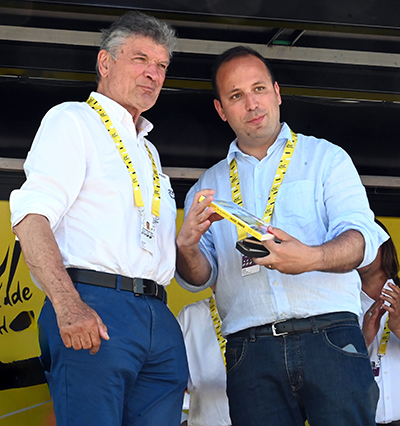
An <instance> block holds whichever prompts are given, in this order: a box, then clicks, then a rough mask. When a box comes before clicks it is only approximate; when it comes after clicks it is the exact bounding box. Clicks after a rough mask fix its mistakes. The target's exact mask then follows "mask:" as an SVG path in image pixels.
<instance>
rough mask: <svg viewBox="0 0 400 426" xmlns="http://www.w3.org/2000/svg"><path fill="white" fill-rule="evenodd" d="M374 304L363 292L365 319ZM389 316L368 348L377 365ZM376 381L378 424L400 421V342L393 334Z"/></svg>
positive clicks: (383, 319) (384, 316)
mask: <svg viewBox="0 0 400 426" xmlns="http://www.w3.org/2000/svg"><path fill="white" fill-rule="evenodd" d="M387 282H391V283H392V284H393V281H392V280H388V281H387ZM374 302H375V301H374V300H373V299H371V298H370V297H369V296H368V295H367V294H366V293H364V292H363V291H362V292H361V304H362V310H363V318H364V315H365V313H366V312H367V310H368V309H369V308H370V307H371V305H372V304H373V303H374ZM387 316H388V314H387V313H386V314H385V315H383V317H382V318H381V326H380V328H379V331H378V333H377V335H376V336H375V339H374V340H373V342H372V343H371V345H370V346H369V348H368V353H369V356H370V359H371V362H375V363H376V362H377V361H378V350H379V345H380V343H381V339H382V334H383V330H384V328H385V322H386V318H387ZM375 380H376V383H377V384H378V386H379V401H378V408H377V410H376V422H377V423H384V424H386V423H391V422H393V421H395V420H400V393H399V390H400V387H399V386H400V385H399V384H400V340H399V339H398V338H397V336H395V335H394V334H393V333H390V337H389V341H388V344H387V347H386V354H385V355H384V356H383V357H381V365H380V369H379V376H375Z"/></svg>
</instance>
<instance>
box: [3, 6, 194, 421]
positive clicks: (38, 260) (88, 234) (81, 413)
mask: <svg viewBox="0 0 400 426" xmlns="http://www.w3.org/2000/svg"><path fill="white" fill-rule="evenodd" d="M175 40H176V39H175V34H174V30H173V29H172V28H170V27H169V26H168V25H166V24H165V23H163V22H161V21H159V20H157V19H155V18H152V17H150V16H147V15H144V14H140V13H129V14H126V15H124V16H122V17H121V18H119V19H118V20H117V21H116V22H115V23H114V24H113V25H112V26H111V27H110V29H108V30H105V31H103V36H102V43H101V47H100V51H99V54H98V58H97V59H98V60H97V69H98V79H99V80H98V81H99V83H98V88H97V92H94V93H91V95H90V97H89V99H88V100H87V101H86V102H79V103H78V102H67V103H63V104H61V105H58V106H56V107H54V108H52V109H51V110H50V111H49V112H48V113H47V114H46V116H45V117H44V119H43V121H42V124H41V126H40V129H39V131H38V133H37V135H36V138H35V140H34V142H33V145H32V148H31V151H30V153H29V155H28V158H27V161H26V163H25V171H26V175H27V181H26V182H25V184H24V185H23V186H22V188H21V189H20V190H17V191H14V192H13V193H12V195H11V199H10V203H11V210H12V225H13V230H14V232H15V234H16V235H17V237H18V238H19V239H20V242H21V246H22V250H23V252H24V256H25V260H26V262H27V264H28V266H29V268H30V270H31V273H32V275H33V277H34V279H35V280H36V282H37V283H38V284H39V286H40V287H41V288H42V289H43V290H44V291H45V292H46V295H47V299H46V302H45V305H44V307H43V310H42V313H41V318H40V326H41V328H42V331H43V335H44V336H45V339H46V342H47V343H46V344H48V347H49V352H50V359H51V365H50V373H49V385H50V388H51V391H52V395H53V399H54V407H55V412H56V418H57V425H58V426H62V425H71V424H75V425H86V426H88V425H96V426H100V425H104V426H106V425H107V426H109V425H128V424H129V425H165V426H170V425H174V424H175V425H178V424H179V423H180V413H181V404H182V398H183V391H184V389H185V387H186V383H187V363H186V356H185V349H184V343H183V339H182V335H181V331H180V328H179V325H178V323H177V322H176V320H175V318H174V317H173V315H172V313H171V312H170V311H169V309H168V307H167V305H166V292H165V289H164V287H165V286H166V285H167V284H168V283H169V282H170V280H171V278H172V277H173V274H174V266H175V246H174V244H175V242H174V237H175V217H176V208H175V202H174V199H173V196H172V194H173V192H172V190H171V186H170V183H169V179H168V177H167V176H165V175H164V174H162V172H161V165H160V161H159V157H158V153H157V150H156V149H155V147H154V146H153V145H152V144H151V143H150V142H149V141H148V140H147V139H146V136H147V134H148V132H149V131H150V130H151V129H152V125H151V123H149V122H148V121H147V120H146V119H145V118H143V117H142V116H141V114H142V113H143V112H144V111H146V110H148V109H149V108H151V107H152V106H153V105H154V104H155V102H156V100H157V98H158V95H159V93H160V90H161V87H162V85H163V82H164V79H165V75H166V71H167V68H168V65H169V61H170V57H171V54H172V50H173V48H174V44H175Z"/></svg>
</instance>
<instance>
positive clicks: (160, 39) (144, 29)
mask: <svg viewBox="0 0 400 426" xmlns="http://www.w3.org/2000/svg"><path fill="white" fill-rule="evenodd" d="M131 36H134V37H135V36H136V37H149V38H151V39H152V40H153V41H154V42H155V43H157V44H160V45H162V46H165V47H166V48H167V50H168V55H169V58H170V59H171V57H172V53H173V51H174V49H175V47H176V44H177V37H176V33H175V30H174V28H172V27H171V26H170V25H168V24H167V23H165V22H163V21H161V20H159V19H157V18H154V17H153V16H149V15H145V14H144V13H140V12H128V13H125V14H124V15H122V16H121V17H119V18H118V19H117V20H116V21H115V22H113V24H112V25H111V26H110V28H108V29H104V30H101V42H100V50H103V49H104V50H106V51H107V52H109V53H110V54H111V56H112V57H113V58H114V59H117V56H118V53H119V50H120V48H121V46H122V45H123V44H124V43H125V40H126V39H127V38H128V37H131ZM96 71H97V79H99V77H100V75H99V67H98V64H97V63H96Z"/></svg>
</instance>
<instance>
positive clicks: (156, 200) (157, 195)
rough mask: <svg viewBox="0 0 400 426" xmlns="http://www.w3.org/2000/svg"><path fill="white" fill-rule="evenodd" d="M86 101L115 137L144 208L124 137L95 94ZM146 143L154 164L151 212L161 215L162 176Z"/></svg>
mask: <svg viewBox="0 0 400 426" xmlns="http://www.w3.org/2000/svg"><path fill="white" fill-rule="evenodd" d="M86 102H87V103H88V104H89V105H90V106H91V107H92V109H94V110H95V111H96V112H97V113H98V114H99V116H100V118H101V121H102V122H103V124H104V125H105V127H106V129H107V131H108V133H109V134H110V136H111V137H112V138H113V141H114V143H115V146H116V147H117V148H118V151H119V153H120V155H121V157H122V159H123V161H124V163H125V165H126V167H127V169H128V171H129V174H130V176H131V181H132V186H133V196H134V198H135V204H136V207H138V208H144V203H143V198H142V192H141V190H140V185H139V179H138V177H137V174H136V170H135V168H134V167H133V164H132V161H131V159H130V157H129V154H128V152H127V150H126V148H125V146H124V144H123V142H122V139H121V138H120V137H119V134H118V132H117V130H116V129H115V127H114V125H113V123H112V121H111V119H110V117H109V116H108V114H107V113H106V111H105V110H104V109H103V107H102V106H101V105H100V104H99V103H98V102H97V101H96V99H95V98H94V97H93V96H91V97H89V99H88V100H87V101H86ZM144 144H145V146H146V149H147V153H148V155H149V157H150V160H151V164H152V167H153V187H154V190H153V203H152V207H151V212H152V214H153V215H154V216H156V217H160V203H161V190H160V176H159V174H158V170H157V166H156V163H155V161H154V157H153V155H152V153H151V151H150V149H149V147H148V146H147V143H146V141H145V142H144Z"/></svg>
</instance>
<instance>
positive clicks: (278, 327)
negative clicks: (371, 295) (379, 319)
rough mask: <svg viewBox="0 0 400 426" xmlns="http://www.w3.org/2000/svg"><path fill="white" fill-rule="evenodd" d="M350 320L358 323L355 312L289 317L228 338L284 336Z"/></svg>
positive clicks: (239, 332) (248, 329) (247, 329)
mask: <svg viewBox="0 0 400 426" xmlns="http://www.w3.org/2000/svg"><path fill="white" fill-rule="evenodd" d="M344 321H352V322H356V323H358V318H357V315H356V314H353V313H351V312H333V313H330V314H322V315H316V316H313V317H308V318H298V319H297V318H291V319H288V320H282V321H275V322H274V323H271V324H265V325H260V326H258V327H250V328H246V329H245V330H241V331H238V332H237V333H232V334H229V335H228V339H232V338H235V337H239V338H244V339H245V338H250V337H252V336H255V337H258V336H284V335H286V334H294V333H304V332H307V331H313V330H321V329H323V328H326V327H329V326H331V325H334V324H337V323H340V322H344Z"/></svg>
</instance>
